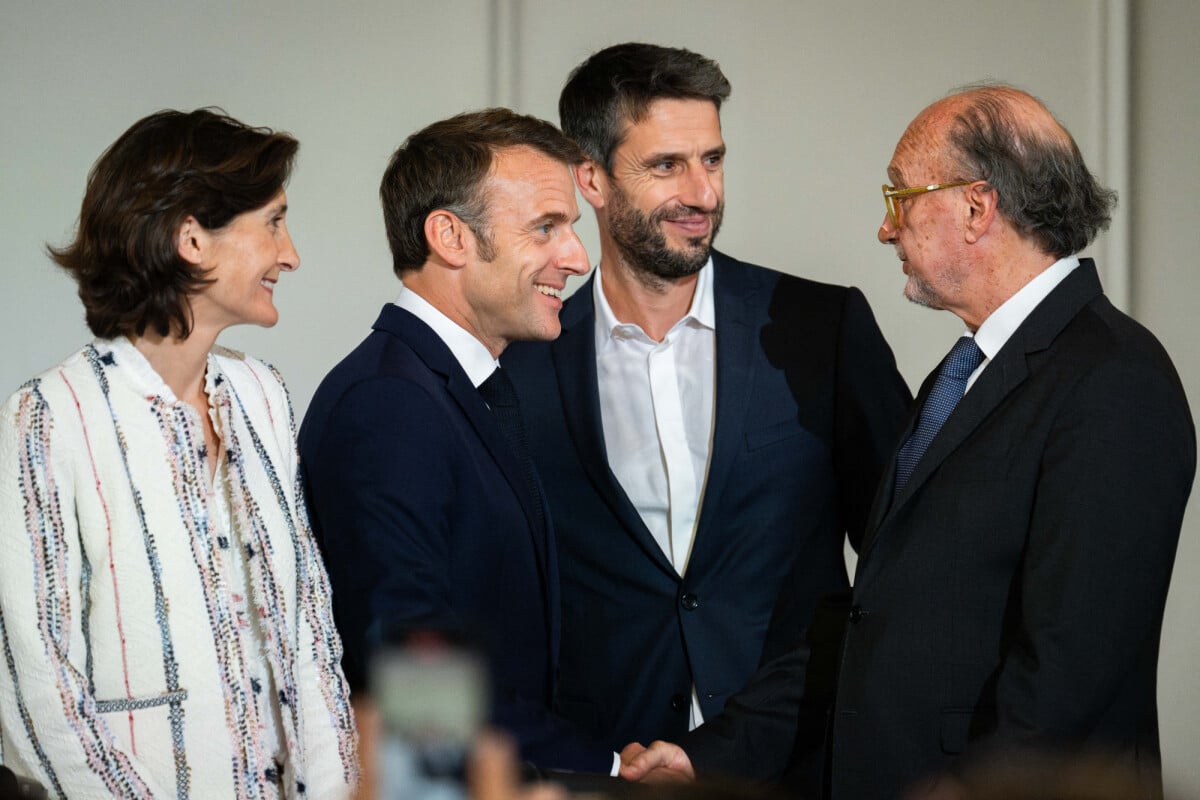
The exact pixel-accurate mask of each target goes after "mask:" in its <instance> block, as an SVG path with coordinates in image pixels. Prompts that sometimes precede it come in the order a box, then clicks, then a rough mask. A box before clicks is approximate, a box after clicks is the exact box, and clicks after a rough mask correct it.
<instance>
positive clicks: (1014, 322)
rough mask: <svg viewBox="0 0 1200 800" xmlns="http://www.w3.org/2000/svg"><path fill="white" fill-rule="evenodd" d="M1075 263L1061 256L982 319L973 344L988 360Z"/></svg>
mask: <svg viewBox="0 0 1200 800" xmlns="http://www.w3.org/2000/svg"><path fill="white" fill-rule="evenodd" d="M1078 266H1079V259H1078V258H1076V257H1075V256H1067V257H1066V258H1060V259H1059V260H1058V261H1055V262H1054V263H1053V264H1051V265H1050V266H1049V267H1047V268H1046V269H1045V270H1043V271H1042V272H1041V273H1040V274H1039V275H1038V276H1037V277H1035V278H1034V279H1033V280H1031V281H1030V282H1029V283H1027V284H1025V285H1024V286H1022V287H1021V289H1020V290H1019V291H1018V292H1017V293H1016V294H1014V295H1013V296H1012V297H1010V298H1008V299H1007V300H1005V301H1004V303H1003V304H1002V305H1001V306H1000V307H999V308H997V309H996V310H995V311H993V312H992V313H991V315H990V316H989V317H988V318H987V319H985V320H984V321H983V324H982V325H980V326H979V330H977V331H975V343H976V344H978V345H979V349H980V350H982V351H983V354H984V356H986V357H987V359H988V360H989V361H990V360H991V359H993V358H995V357H996V354H997V353H999V352H1000V348H1002V347H1004V345H1005V343H1006V342H1008V340H1009V338H1011V337H1012V335H1013V333H1014V332H1015V331H1016V330H1017V328H1019V327H1021V323H1022V322H1024V321H1025V319H1026V318H1027V317H1028V316H1029V315H1030V314H1032V313H1033V310H1034V309H1035V308H1037V306H1038V304H1039V303H1041V302H1042V301H1043V300H1045V299H1046V297H1047V295H1049V294H1050V292H1052V291H1054V287H1056V286H1058V284H1060V283H1062V281H1063V279H1064V278H1066V277H1067V275H1069V274H1070V273H1071V270H1073V269H1075V268H1076V267H1078Z"/></svg>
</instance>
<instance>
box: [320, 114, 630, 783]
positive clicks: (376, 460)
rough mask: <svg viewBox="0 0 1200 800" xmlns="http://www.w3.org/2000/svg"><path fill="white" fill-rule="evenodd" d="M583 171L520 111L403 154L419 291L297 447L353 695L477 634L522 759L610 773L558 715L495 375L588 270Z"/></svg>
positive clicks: (568, 149) (449, 127)
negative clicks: (398, 664) (396, 668)
mask: <svg viewBox="0 0 1200 800" xmlns="http://www.w3.org/2000/svg"><path fill="white" fill-rule="evenodd" d="M581 158H582V156H581V154H580V153H579V150H578V148H577V147H576V146H575V144H574V143H573V142H571V141H570V140H569V139H567V138H566V137H564V136H563V135H562V134H561V133H560V132H559V131H558V130H557V129H556V128H554V126H552V125H550V124H549V123H546V122H543V121H541V120H537V119H534V118H532V117H525V116H520V115H517V114H514V113H512V112H511V111H508V110H506V109H491V110H487V111H482V112H476V113H470V114H462V115H459V116H457V117H453V118H451V119H448V120H444V121H442V122H438V123H434V124H433V125H430V126H429V127H427V128H425V129H424V130H422V131H419V132H418V133H415V134H413V135H412V136H411V137H410V138H409V139H408V140H407V141H406V142H405V144H404V145H403V146H402V147H400V149H398V150H397V151H396V153H395V154H394V155H393V156H392V159H391V163H390V164H389V165H388V169H387V172H386V173H385V175H384V177H383V183H382V186H381V188H380V195H381V197H382V200H383V209H384V220H385V223H386V227H387V234H388V242H389V244H390V245H391V249H392V258H393V266H394V270H395V272H396V274H397V275H398V276H399V277H400V278H401V279H402V280H403V282H404V285H403V288H402V289H401V291H400V295H399V297H398V299H397V300H396V301H395V302H394V303H389V304H387V305H386V306H384V308H383V311H382V312H381V313H380V315H379V318H378V319H377V320H376V322H375V325H374V326H373V327H374V331H373V332H372V333H371V334H370V335H369V336H368V337H367V338H366V340H365V341H364V342H363V343H362V344H360V345H359V346H358V347H357V348H356V349H355V350H354V351H353V352H351V353H350V355H348V356H347V357H346V358H345V359H344V360H343V361H342V362H341V363H340V364H338V365H337V366H336V367H335V368H334V369H333V371H332V372H330V374H329V375H328V376H327V377H326V378H325V380H324V381H323V382H322V383H321V386H320V387H319V388H318V390H317V392H316V394H315V396H314V397H313V400H312V404H311V405H310V406H309V409H308V414H307V415H306V416H305V420H304V425H303V427H302V429H301V431H300V452H301V459H302V464H303V468H304V472H305V478H306V481H307V486H308V492H309V495H308V496H309V504H310V509H311V512H312V517H313V527H314V530H315V531H316V533H317V536H318V538H319V541H320V542H321V544H322V548H323V552H324V555H325V559H326V564H327V566H328V568H329V576H330V582H331V584H332V587H333V592H334V596H335V597H336V600H335V601H334V611H335V614H336V619H337V624H338V628H339V630H340V632H341V635H342V639H343V641H344V643H345V659H344V666H345V670H346V675H347V677H348V678H349V679H350V681H351V685H352V687H354V688H355V689H358V690H361V689H362V688H363V685H364V680H365V677H366V672H367V666H368V661H369V658H370V656H371V654H372V652H373V651H374V650H375V649H376V648H377V647H378V646H379V645H380V644H381V643H385V642H387V641H389V640H391V639H393V638H396V637H400V636H402V635H404V634H405V633H406V632H412V631H415V630H422V629H433V630H436V631H441V632H448V633H450V634H452V635H458V634H465V635H466V636H468V637H469V638H470V639H472V640H474V641H476V642H478V643H479V644H480V645H481V647H482V649H483V651H484V653H485V654H486V656H487V657H488V661H489V664H490V667H491V678H492V686H491V694H492V697H493V721H494V722H495V723H496V724H497V725H499V726H500V727H502V728H505V729H507V730H508V731H509V732H511V733H512V734H513V735H514V737H515V738H516V740H517V744H518V746H519V748H520V753H521V757H522V758H523V759H525V760H526V761H530V762H532V763H534V764H535V765H537V766H541V767H556V768H567V769H574V770H584V771H597V772H603V773H609V772H610V770H611V769H612V765H613V759H614V756H613V752H612V750H611V749H606V748H604V747H602V746H600V745H598V744H596V743H594V742H592V741H591V740H589V739H588V738H587V737H586V736H585V735H583V734H581V733H580V732H578V731H576V730H574V729H572V728H571V727H570V726H569V725H566V724H564V723H563V722H562V721H561V720H559V719H557V718H555V717H554V716H553V715H552V713H551V706H552V704H553V696H554V677H555V669H556V663H557V657H558V647H559V616H558V613H559V602H558V567H557V560H556V555H555V548H554V539H553V536H552V527H551V523H550V519H549V514H548V513H547V509H546V504H545V500H544V498H543V497H542V494H541V488H540V485H539V484H538V480H537V476H536V474H535V473H534V472H533V471H532V469H531V462H530V460H529V458H528V455H527V453H523V452H522V451H523V450H524V444H523V442H522V441H521V433H520V430H519V425H518V426H517V427H515V428H514V426H513V425H512V421H513V418H514V416H513V415H514V412H515V411H516V409H515V408H514V407H513V400H512V395H513V392H512V390H511V385H509V388H508V391H507V393H506V392H505V390H504V383H505V381H506V380H507V379H506V378H505V377H504V373H503V372H502V371H500V370H498V369H497V360H496V359H497V358H498V357H499V355H500V353H501V352H502V351H503V350H504V348H505V347H506V346H507V345H508V344H509V343H510V342H512V341H514V340H517V339H553V338H554V337H555V336H557V335H558V333H559V322H558V314H559V310H560V309H561V308H562V301H561V299H560V294H561V292H562V290H563V287H564V285H565V282H566V279H567V276H569V275H578V274H582V273H583V272H585V271H586V270H587V254H586V253H585V252H584V249H583V245H582V244H581V243H580V241H579V239H578V237H577V236H576V235H575V232H574V230H573V228H572V225H573V223H574V222H575V221H576V220H577V219H578V217H579V212H578V209H577V207H576V202H575V189H574V185H573V184H572V179H571V172H570V168H571V166H572V165H574V164H576V163H578V162H579V161H580V160H581ZM477 387H478V388H477ZM506 395H507V396H506ZM485 398H486V402H485ZM517 421H518V422H519V418H518V420H517Z"/></svg>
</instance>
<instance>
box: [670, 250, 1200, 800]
mask: <svg viewBox="0 0 1200 800" xmlns="http://www.w3.org/2000/svg"><path fill="white" fill-rule="evenodd" d="M934 375H936V371H935V372H934V374H932V375H931V376H930V378H929V379H927V380H926V382H925V385H924V386H923V387H922V389H921V392H920V394H919V396H918V407H919V404H920V403H921V402H923V401H924V398H925V397H926V395H927V394H928V392H929V390H930V388H931V386H932V383H933V377H934ZM911 427H912V426H911V424H910V426H909V429H910V430H911ZM906 435H907V433H906ZM1195 459H1196V449H1195V431H1194V428H1193V425H1192V420H1191V415H1190V412H1189V410H1188V406H1187V401H1186V398H1185V397H1184V394H1183V389H1182V387H1181V385H1180V382H1179V378H1178V376H1177V374H1176V372H1175V369H1174V367H1173V366H1172V364H1171V361H1170V359H1169V358H1168V357H1167V354H1166V353H1165V352H1164V351H1163V349H1162V347H1161V345H1159V343H1158V341H1157V340H1155V338H1154V337H1153V336H1152V335H1151V334H1150V333H1149V332H1148V331H1146V330H1145V329H1144V328H1143V327H1141V326H1140V325H1138V324H1137V323H1136V322H1134V321H1133V320H1131V319H1129V318H1128V317H1126V316H1125V315H1124V314H1122V313H1120V312H1119V311H1117V310H1116V309H1114V308H1113V306H1112V305H1111V304H1110V303H1109V302H1108V300H1107V299H1106V298H1105V297H1104V296H1103V294H1102V293H1101V289H1100V282H1099V280H1098V278H1097V276H1096V270H1095V265H1094V264H1093V263H1092V262H1091V261H1090V260H1089V259H1083V262H1082V264H1081V266H1080V267H1079V268H1078V269H1076V270H1075V271H1074V272H1072V273H1071V274H1070V275H1069V276H1068V277H1067V278H1066V279H1065V280H1064V281H1063V282H1062V283H1061V284H1059V286H1058V287H1056V288H1055V289H1054V291H1052V292H1051V294H1050V295H1049V296H1048V297H1047V298H1046V299H1045V300H1044V301H1043V302H1042V303H1041V304H1040V305H1039V306H1038V307H1037V308H1036V309H1035V310H1034V311H1033V313H1032V314H1031V315H1030V316H1029V317H1028V318H1027V319H1026V320H1025V322H1024V323H1023V324H1022V325H1021V326H1020V327H1019V328H1018V330H1017V331H1016V332H1015V333H1014V334H1013V336H1012V338H1011V339H1010V340H1009V341H1008V342H1007V343H1006V344H1005V346H1004V347H1003V348H1002V349H1001V351H1000V352H999V353H998V354H997V355H996V357H995V359H994V360H993V361H992V362H991V363H990V364H989V365H988V366H987V368H986V369H985V370H984V371H983V372H982V373H981V375H980V377H979V378H978V380H977V381H976V383H975V384H974V386H973V387H972V388H971V390H970V391H969V392H968V393H967V394H966V396H965V397H964V398H963V399H962V401H961V402H960V403H959V405H958V406H957V407H956V408H955V410H954V412H953V413H952V414H951V416H950V418H949V419H948V420H947V421H946V424H945V426H944V427H943V428H942V430H941V431H940V432H939V434H938V435H937V437H936V438H935V439H934V441H933V442H932V443H931V444H930V447H929V449H928V451H927V452H926V453H925V455H924V457H923V458H922V460H921V462H920V463H919V464H918V465H917V467H916V470H915V471H914V472H913V475H912V477H911V478H910V480H909V482H908V483H907V485H906V486H905V488H904V490H903V491H902V492H901V493H900V495H899V496H898V497H897V498H896V500H895V502H894V503H893V502H892V491H891V486H892V481H893V477H894V466H893V469H892V470H890V471H889V473H888V475H887V476H885V478H884V481H883V484H882V487H881V489H880V492H879V494H878V497H877V499H876V502H875V505H874V509H873V511H872V515H871V520H870V523H869V525H868V527H867V531H868V533H867V537H866V540H865V541H864V544H863V547H862V550H861V555H860V558H859V566H858V571H857V574H856V577H855V585H854V590H853V591H854V594H853V605H852V607H851V608H850V613H849V617H848V619H849V622H848V624H847V626H846V634H845V642H844V646H843V654H842V659H841V664H840V669H839V673H838V687H837V700H836V705H835V710H834V714H833V717H832V720H831V727H830V738H829V743H828V746H829V765H830V767H831V769H830V772H829V776H828V777H829V788H830V789H831V791H832V796H833V797H834V798H835V800H844V799H847V798H862V799H863V800H867V798H871V799H872V800H874V798H889V797H898V796H900V794H901V793H902V792H903V791H904V789H905V788H906V787H907V786H909V785H910V784H912V783H913V782H914V781H917V780H919V779H921V778H922V777H924V776H927V775H930V774H932V773H936V772H939V771H942V770H946V769H952V768H955V767H956V766H957V765H958V764H956V760H957V757H959V756H960V755H962V754H970V755H972V756H981V755H993V756H999V757H1003V756H1005V755H1008V754H1013V753H1017V754H1019V753H1020V752H1021V751H1023V750H1024V749H1025V748H1038V749H1052V750H1053V749H1059V748H1067V749H1074V748H1079V747H1083V748H1094V749H1096V750H1100V751H1114V750H1115V751H1117V752H1118V753H1120V754H1122V756H1123V758H1125V759H1126V760H1127V761H1128V762H1129V763H1130V764H1131V765H1132V766H1133V768H1135V769H1137V770H1139V771H1142V772H1144V773H1145V774H1144V776H1143V777H1144V778H1145V779H1146V780H1147V781H1148V782H1149V783H1150V784H1153V783H1154V782H1156V781H1157V780H1158V777H1157V770H1158V753H1159V747H1158V721H1157V711H1156V705H1155V692H1156V684H1155V681H1156V671H1157V661H1158V644H1159V631H1160V627H1161V622H1162V614H1163V606H1164V603H1165V600H1166V595H1167V586H1168V582H1169V579H1170V574H1171V567H1172V564H1173V561H1174V556H1175V547H1176V543H1177V541H1178V537H1179V530H1180V525H1181V523H1182V518H1183V512H1184V507H1185V505H1186V502H1187V497H1188V494H1189V492H1190V489H1191V484H1192V478H1193V476H1194V474H1195ZM803 662H804V658H803V653H802V652H799V653H795V654H792V656H791V657H790V661H787V660H781V662H780V663H778V664H776V665H775V666H776V669H775V670H774V673H773V674H768V673H764V674H763V675H762V676H761V678H760V680H759V681H757V682H756V685H755V686H753V687H752V688H751V689H750V690H749V691H748V692H747V693H746V694H745V695H744V696H743V697H742V698H739V700H738V702H737V703H734V704H732V707H731V714H730V715H729V716H728V717H727V718H725V719H723V720H721V721H720V723H719V724H718V725H714V726H713V728H712V729H711V730H710V731H704V729H703V728H701V729H700V730H698V731H696V732H695V733H694V734H693V737H694V740H693V741H688V742H685V748H686V749H688V751H689V753H691V754H692V755H693V758H694V759H695V760H696V761H697V765H698V766H700V767H701V768H702V769H706V770H710V771H719V772H734V773H743V774H744V773H746V772H750V773H752V774H757V775H759V776H764V777H765V776H770V775H771V774H772V773H775V772H777V771H778V768H779V767H780V764H779V763H778V762H774V763H771V762H768V761H764V760H761V759H757V758H756V757H755V755H754V753H752V752H750V751H747V750H745V749H744V748H743V746H742V743H743V742H745V741H752V740H753V738H754V737H760V738H761V737H768V738H769V737H771V736H772V735H774V736H776V737H783V738H788V737H789V736H790V735H791V733H790V732H788V731H787V730H786V727H785V721H786V720H787V717H788V711H787V709H786V708H785V707H782V706H778V705H775V704H773V702H772V700H771V693H772V691H776V692H778V691H780V690H781V689H780V687H782V686H783V685H784V684H787V683H789V682H790V683H791V684H792V685H793V686H794V685H795V684H798V683H802V682H803V681H802V677H800V676H801V675H802V672H803ZM791 691H792V692H794V691H795V690H794V689H793V690H791ZM785 694H786V691H785ZM705 727H707V726H705ZM772 732H773V733H772ZM776 754H777V751H771V755H772V757H773V756H774V755H776ZM959 763H961V762H959Z"/></svg>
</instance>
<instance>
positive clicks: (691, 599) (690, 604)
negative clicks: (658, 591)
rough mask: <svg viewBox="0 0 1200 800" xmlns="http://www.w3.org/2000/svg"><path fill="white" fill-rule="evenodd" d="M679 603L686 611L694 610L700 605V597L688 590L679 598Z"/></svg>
mask: <svg viewBox="0 0 1200 800" xmlns="http://www.w3.org/2000/svg"><path fill="white" fill-rule="evenodd" d="M679 604H680V605H681V606H683V607H684V608H686V609H687V610H688V611H695V610H696V609H697V608H699V607H700V598H699V597H697V596H696V595H694V594H692V593H691V592H688V593H687V594H685V595H684V596H683V597H681V598H679Z"/></svg>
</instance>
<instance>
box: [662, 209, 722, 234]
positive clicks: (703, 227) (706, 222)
mask: <svg viewBox="0 0 1200 800" xmlns="http://www.w3.org/2000/svg"><path fill="white" fill-rule="evenodd" d="M666 222H669V223H670V224H671V225H674V226H675V227H677V228H679V229H680V230H682V231H683V232H684V233H687V234H688V235H689V236H702V235H704V234H705V233H708V230H709V228H710V227H712V218H711V217H709V216H708V215H707V214H693V215H691V216H687V217H679V218H678V219H667V220H666Z"/></svg>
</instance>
